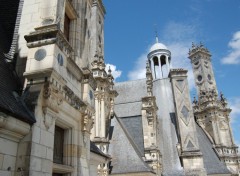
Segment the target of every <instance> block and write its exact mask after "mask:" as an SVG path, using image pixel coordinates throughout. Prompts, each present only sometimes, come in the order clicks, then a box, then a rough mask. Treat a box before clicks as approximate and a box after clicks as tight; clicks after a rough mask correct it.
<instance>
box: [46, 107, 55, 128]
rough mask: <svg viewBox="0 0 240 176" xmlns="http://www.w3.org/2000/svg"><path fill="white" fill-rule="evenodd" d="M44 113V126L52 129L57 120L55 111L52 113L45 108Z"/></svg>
mask: <svg viewBox="0 0 240 176" xmlns="http://www.w3.org/2000/svg"><path fill="white" fill-rule="evenodd" d="M43 113H44V120H43V122H44V125H45V127H46V128H47V130H48V129H49V128H51V126H52V125H53V124H54V121H55V120H56V115H55V113H54V112H53V111H51V110H50V109H48V108H43Z"/></svg>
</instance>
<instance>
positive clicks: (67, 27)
mask: <svg viewBox="0 0 240 176" xmlns="http://www.w3.org/2000/svg"><path fill="white" fill-rule="evenodd" d="M70 21H71V20H70V18H69V17H68V15H67V14H66V13H65V17H64V35H65V37H66V39H67V40H68V41H69V34H70Z"/></svg>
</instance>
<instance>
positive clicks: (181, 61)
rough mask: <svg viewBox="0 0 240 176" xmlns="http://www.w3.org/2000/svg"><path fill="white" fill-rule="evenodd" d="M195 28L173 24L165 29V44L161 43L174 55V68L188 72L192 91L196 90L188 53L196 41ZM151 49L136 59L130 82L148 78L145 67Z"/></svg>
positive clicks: (130, 74)
mask: <svg viewBox="0 0 240 176" xmlns="http://www.w3.org/2000/svg"><path fill="white" fill-rule="evenodd" d="M195 28H196V27H195V26H193V25H187V24H182V23H176V22H171V23H169V24H168V25H167V26H166V27H165V29H164V32H163V34H164V35H163V36H164V41H165V42H162V41H161V38H160V42H162V43H164V44H166V45H167V47H168V49H169V50H170V51H171V53H172V55H171V56H172V68H184V69H187V70H188V81H189V87H190V90H193V89H194V87H195V84H194V76H193V72H192V67H191V64H190V60H189V59H188V51H189V48H190V46H191V43H192V41H195V37H194V35H195V31H196V30H195ZM176 29H177V30H176ZM149 48H150V47H148V49H147V51H145V52H144V53H142V54H141V55H140V56H139V57H138V58H137V59H136V64H135V67H134V68H133V70H132V71H130V72H129V73H128V78H129V79H130V80H136V79H141V78H145V77H146V76H145V74H146V68H145V67H146V60H147V54H148V51H149Z"/></svg>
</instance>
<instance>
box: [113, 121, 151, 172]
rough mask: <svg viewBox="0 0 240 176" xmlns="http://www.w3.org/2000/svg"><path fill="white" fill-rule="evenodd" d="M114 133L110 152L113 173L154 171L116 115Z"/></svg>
mask: <svg viewBox="0 0 240 176" xmlns="http://www.w3.org/2000/svg"><path fill="white" fill-rule="evenodd" d="M111 126H113V134H112V139H111V141H110V142H111V145H110V146H109V154H110V155H111V156H112V161H111V164H110V173H111V174H121V173H138V172H149V173H151V172H153V171H152V169H151V168H150V167H149V166H148V165H147V164H146V163H145V162H144V161H143V159H142V157H141V153H140V152H139V150H138V148H137V146H136V145H135V143H134V142H133V139H132V138H131V135H130V134H129V132H128V131H127V130H126V127H125V125H124V123H123V122H122V120H121V119H120V118H118V117H114V119H113V120H112V124H111Z"/></svg>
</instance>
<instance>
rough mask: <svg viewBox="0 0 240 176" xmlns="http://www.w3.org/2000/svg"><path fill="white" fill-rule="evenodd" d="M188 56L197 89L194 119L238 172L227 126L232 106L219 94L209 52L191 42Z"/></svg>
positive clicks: (223, 158) (235, 148)
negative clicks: (229, 106)
mask: <svg viewBox="0 0 240 176" xmlns="http://www.w3.org/2000/svg"><path fill="white" fill-rule="evenodd" d="M189 59H190V60H191V64H192V68H193V73H194V77H195V84H196V87H197V93H198V101H197V100H196V99H194V102H193V109H194V115H195V118H196V120H197V123H198V124H199V125H200V126H201V127H202V129H203V130H204V131H205V132H206V134H207V135H208V137H209V138H210V139H211V141H212V143H213V147H214V149H215V151H216V153H217V154H218V157H219V158H220V160H221V161H223V162H225V164H226V165H227V166H228V168H229V170H230V171H231V172H233V173H237V170H238V169H239V165H238V160H239V156H237V149H238V147H237V146H236V145H235V144H234V140H233V136H232V130H231V127H230V118H229V114H230V112H231V109H230V108H228V106H227V100H226V99H225V98H224V96H223V94H222V93H221V94H220V97H218V90H217V86H216V81H215V77H214V73H213V69H212V63H211V54H210V52H209V51H208V49H207V48H205V47H204V46H203V45H202V44H201V43H200V45H197V46H196V45H194V44H193V45H192V48H191V49H190V51H189Z"/></svg>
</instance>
